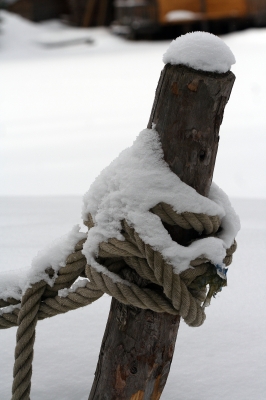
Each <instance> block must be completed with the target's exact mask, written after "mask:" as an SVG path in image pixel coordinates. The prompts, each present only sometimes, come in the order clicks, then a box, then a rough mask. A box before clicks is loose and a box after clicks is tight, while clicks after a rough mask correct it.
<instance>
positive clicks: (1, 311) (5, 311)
mask: <svg viewBox="0 0 266 400" xmlns="http://www.w3.org/2000/svg"><path fill="white" fill-rule="evenodd" d="M20 308H21V303H19V304H15V305H12V304H11V305H10V306H7V307H5V308H1V309H0V316H1V315H3V314H9V313H12V312H13V311H14V310H16V309H19V310H20Z"/></svg>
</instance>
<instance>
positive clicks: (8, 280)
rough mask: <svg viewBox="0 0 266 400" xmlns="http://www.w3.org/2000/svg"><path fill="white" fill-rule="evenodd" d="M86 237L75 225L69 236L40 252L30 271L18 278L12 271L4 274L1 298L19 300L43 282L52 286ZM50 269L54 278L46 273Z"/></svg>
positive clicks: (0, 288) (0, 287)
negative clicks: (58, 273) (53, 273)
mask: <svg viewBox="0 0 266 400" xmlns="http://www.w3.org/2000/svg"><path fill="white" fill-rule="evenodd" d="M85 237H86V233H84V232H79V225H75V226H74V227H73V228H72V230H71V231H70V232H69V233H68V234H66V235H64V236H62V237H61V238H59V239H57V240H55V241H54V242H53V243H51V244H50V245H48V246H47V247H45V248H44V249H43V250H40V251H39V252H38V254H37V256H36V257H34V259H33V260H32V264H31V267H30V268H29V269H28V270H26V269H25V270H24V271H21V273H19V274H17V277H16V276H15V275H16V273H15V272H12V271H11V272H10V273H5V274H3V276H1V281H0V298H1V299H3V300H7V298H8V297H13V298H15V299H18V300H19V299H21V295H22V294H23V293H24V292H25V291H26V290H27V288H28V287H30V286H31V285H33V284H34V283H36V282H39V281H41V280H44V281H46V282H47V283H48V284H49V285H51V286H52V285H53V283H54V281H55V278H56V276H57V275H56V274H57V272H58V271H59V269H60V268H61V267H64V266H65V265H66V259H67V257H68V255H69V254H71V253H73V251H74V249H75V245H76V244H77V243H78V242H79V241H80V240H81V239H84V238H85ZM50 267H52V268H53V270H54V271H55V276H54V277H53V278H50V277H49V276H48V275H47V273H46V272H45V270H46V269H47V268H50Z"/></svg>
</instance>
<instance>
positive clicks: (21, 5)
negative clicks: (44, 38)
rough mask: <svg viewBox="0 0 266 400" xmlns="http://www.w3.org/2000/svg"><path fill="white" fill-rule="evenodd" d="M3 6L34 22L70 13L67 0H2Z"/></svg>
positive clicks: (0, 2) (0, 3)
mask: <svg viewBox="0 0 266 400" xmlns="http://www.w3.org/2000/svg"><path fill="white" fill-rule="evenodd" d="M0 5H1V8H4V9H6V10H8V11H10V12H13V13H15V14H19V15H21V16H22V17H24V18H26V19H29V20H31V21H34V22H39V21H45V20H48V19H55V18H60V17H61V16H63V15H66V14H69V7H68V2H67V0H2V1H0Z"/></svg>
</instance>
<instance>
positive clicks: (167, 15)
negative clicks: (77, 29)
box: [112, 0, 266, 38]
mask: <svg viewBox="0 0 266 400" xmlns="http://www.w3.org/2000/svg"><path fill="white" fill-rule="evenodd" d="M114 4H115V21H114V23H113V24H112V27H113V30H114V32H115V33H117V34H121V35H125V36H127V37H129V38H137V37H141V36H145V35H146V36H147V35H156V34H158V37H160V36H161V35H162V34H163V32H164V33H168V36H171V37H176V36H178V34H179V35H180V34H184V33H187V32H189V31H193V30H194V31H195V30H202V31H209V32H212V33H216V34H219V33H227V32H232V31H234V30H237V29H243V28H248V27H251V26H263V25H264V26H265V25H266V0H222V1H221V0H116V1H115V3H114Z"/></svg>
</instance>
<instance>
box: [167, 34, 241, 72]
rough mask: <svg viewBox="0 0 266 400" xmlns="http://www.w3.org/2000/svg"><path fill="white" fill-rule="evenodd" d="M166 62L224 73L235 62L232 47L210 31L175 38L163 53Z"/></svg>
mask: <svg viewBox="0 0 266 400" xmlns="http://www.w3.org/2000/svg"><path fill="white" fill-rule="evenodd" d="M163 62H164V63H165V64H168V63H169V64H172V65H177V64H182V65H186V66H187V67H190V68H194V69H196V70H201V71H209V72H218V73H224V72H227V71H229V70H230V69H231V66H232V64H235V62H236V60H235V56H234V54H233V53H232V51H231V50H230V48H229V47H228V46H227V45H226V44H225V43H224V42H223V41H222V40H221V39H220V38H219V37H218V36H215V35H213V34H211V33H208V32H191V33H187V34H186V35H182V36H179V37H178V38H176V39H175V40H173V41H172V42H171V44H170V46H169V47H168V49H167V51H166V53H165V54H164V55H163Z"/></svg>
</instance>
